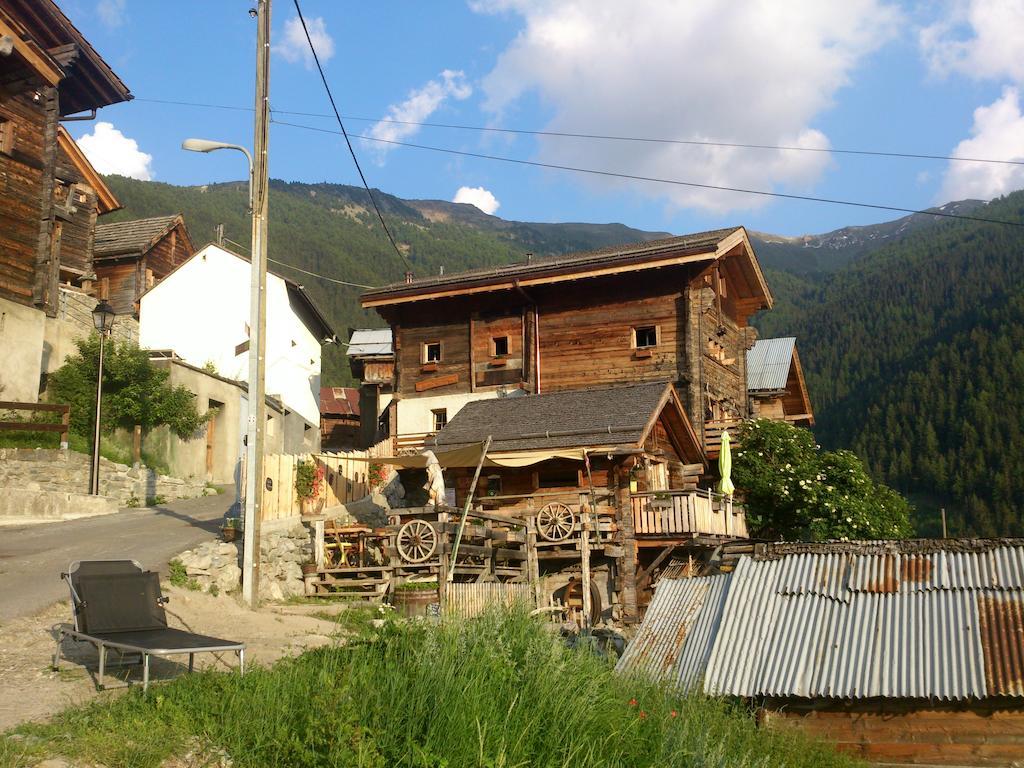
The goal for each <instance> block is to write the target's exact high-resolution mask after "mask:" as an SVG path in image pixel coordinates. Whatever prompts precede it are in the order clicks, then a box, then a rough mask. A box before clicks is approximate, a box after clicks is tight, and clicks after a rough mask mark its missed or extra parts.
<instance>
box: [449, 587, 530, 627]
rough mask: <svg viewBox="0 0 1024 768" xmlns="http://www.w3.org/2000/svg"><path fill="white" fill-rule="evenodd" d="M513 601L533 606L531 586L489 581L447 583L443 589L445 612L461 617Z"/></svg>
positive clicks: (468, 617) (476, 614) (470, 616)
mask: <svg viewBox="0 0 1024 768" xmlns="http://www.w3.org/2000/svg"><path fill="white" fill-rule="evenodd" d="M513 603H522V604H523V605H526V606H529V607H530V608H533V607H534V595H533V587H532V586H530V585H529V584H526V583H523V582H505V583H499V582H490V583H479V584H448V585H447V587H446V589H445V608H444V609H445V612H446V613H448V614H450V615H452V616H459V617H461V618H463V619H471V618H473V617H474V616H479V615H480V614H481V613H483V612H484V611H486V610H487V609H488V608H494V607H497V606H505V607H507V606H510V605H512V604H513Z"/></svg>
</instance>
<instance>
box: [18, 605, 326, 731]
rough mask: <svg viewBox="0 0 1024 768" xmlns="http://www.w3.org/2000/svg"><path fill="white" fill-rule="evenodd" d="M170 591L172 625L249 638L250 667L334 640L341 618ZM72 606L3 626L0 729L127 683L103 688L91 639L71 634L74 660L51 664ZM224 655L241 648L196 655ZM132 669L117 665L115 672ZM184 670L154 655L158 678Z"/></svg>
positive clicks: (134, 675)
mask: <svg viewBox="0 0 1024 768" xmlns="http://www.w3.org/2000/svg"><path fill="white" fill-rule="evenodd" d="M164 594H166V595H168V596H170V598H171V602H170V604H169V605H168V606H167V610H168V618H169V620H170V624H171V626H175V627H181V628H184V629H192V630H194V631H198V632H202V633H203V634H208V635H213V636H219V637H224V638H228V639H231V640H243V641H244V642H245V643H246V644H247V648H246V654H245V655H246V666H247V667H248V666H250V665H251V664H268V663H270V662H273V661H275V660H276V659H279V658H281V657H282V656H291V655H296V654H298V653H301V652H302V651H304V650H306V649H308V648H313V647H316V646H319V645H325V644H327V643H330V642H332V639H331V636H332V635H333V634H334V633H335V630H336V625H335V624H334V623H332V622H329V621H325V620H322V619H318V618H314V617H311V616H302V615H282V614H281V613H278V612H276V611H275V610H274V609H273V608H268V609H263V610H261V611H259V612H252V611H249V610H247V609H245V608H244V607H243V606H242V605H241V603H240V602H239V601H238V599H237V598H236V597H234V596H231V595H219V596H217V597H213V596H212V595H207V594H203V593H200V592H189V591H187V590H183V589H179V588H176V587H171V586H169V585H164ZM69 610H70V609H69V607H68V604H67V603H66V602H62V603H57V604H54V605H51V606H50V607H49V608H47V609H45V610H43V611H41V612H39V613H37V614H36V615H34V616H31V617H24V618H19V619H14V620H12V621H8V622H5V623H4V625H3V626H0V732H2V731H5V730H7V729H9V728H12V727H13V726H15V725H17V724H19V723H22V722H25V721H28V720H45V719H47V718H49V717H51V716H52V715H54V714H55V713H57V712H58V711H60V710H61V709H63V708H64V707H66V706H68V705H70V704H77V703H81V702H83V701H88V700H90V699H93V698H96V697H109V696H116V695H118V691H120V690H125V689H124V688H123V687H120V686H121V685H122V684H121V683H120V682H118V681H117V680H116V679H112V678H109V679H107V684H108V686H110V687H111V688H113V690H107V691H100V692H98V691H96V688H95V686H94V684H93V682H94V681H93V674H94V673H95V669H96V651H95V650H94V649H93V648H92V646H86V645H85V644H75V643H72V642H70V641H66V642H65V657H66V658H67V659H69V660H68V661H65V662H63V663H62V665H61V670H60V671H59V672H54V671H53V670H52V669H51V668H50V659H51V657H52V654H53V650H54V645H55V643H54V640H53V637H54V636H53V635H52V634H51V628H52V627H53V626H54V625H56V624H60V623H62V622H66V621H67V620H68V618H69V616H70V613H69ZM76 645H77V647H76ZM108 658H109V656H108ZM183 658H184V659H185V660H187V657H183ZM83 662H84V664H85V666H83ZM225 662H226V663H227V664H230V665H231V667H232V668H235V656H234V654H226V655H225V656H224V661H218V660H217V659H216V658H215V657H214V656H213V654H200V655H199V656H198V657H197V658H196V666H197V667H207V666H211V665H212V666H214V667H215V668H220V669H227V666H226V665H225ZM125 671H128V670H117V669H115V670H113V672H114V674H124V672H125ZM184 673H185V668H184V667H182V666H180V665H178V664H176V663H174V662H173V661H170V662H168V661H160V660H154V662H153V667H152V673H151V674H152V677H153V679H154V680H161V679H168V678H172V677H175V676H177V675H180V674H184ZM130 674H131V680H132V681H133V682H137V681H138V680H139V676H138V667H137V666H136V667H133V668H131V670H130ZM115 686H119V687H117V688H115Z"/></svg>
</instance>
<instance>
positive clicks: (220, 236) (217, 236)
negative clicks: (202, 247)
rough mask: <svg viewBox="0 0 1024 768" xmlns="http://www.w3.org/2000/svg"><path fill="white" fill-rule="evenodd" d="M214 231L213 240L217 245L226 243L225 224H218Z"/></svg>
mask: <svg viewBox="0 0 1024 768" xmlns="http://www.w3.org/2000/svg"><path fill="white" fill-rule="evenodd" d="M213 231H214V236H213V241H214V242H215V243H216V244H217V245H224V225H223V224H218V225H217V226H215V227H214V228H213Z"/></svg>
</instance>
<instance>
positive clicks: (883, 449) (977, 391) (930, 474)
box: [757, 192, 1024, 536]
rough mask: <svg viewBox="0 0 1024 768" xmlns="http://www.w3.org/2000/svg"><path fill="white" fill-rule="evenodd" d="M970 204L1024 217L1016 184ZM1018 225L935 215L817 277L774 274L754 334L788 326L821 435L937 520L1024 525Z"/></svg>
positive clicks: (1023, 308)
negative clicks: (770, 307) (772, 296)
mask: <svg viewBox="0 0 1024 768" xmlns="http://www.w3.org/2000/svg"><path fill="white" fill-rule="evenodd" d="M978 214H979V215H982V216H984V217H986V218H993V219H1002V220H1007V221H1018V222H1024V192H1017V193H1014V194H1012V195H1009V196H1008V197H1005V198H1002V199H999V200H995V201H993V202H992V203H990V204H988V205H987V206H985V207H984V208H981V209H978ZM1022 256H1024V227H1020V228H1018V227H1009V226H1003V225H998V224H985V223H978V222H971V221H942V222H938V223H936V224H934V226H931V227H926V228H921V229H919V230H917V231H915V232H912V233H909V234H907V235H906V236H905V237H903V238H901V239H898V240H895V241H893V242H890V243H888V244H885V245H883V246H882V247H880V248H878V249H877V250H874V251H872V252H868V253H866V255H861V256H859V258H857V259H856V260H853V261H851V262H849V263H848V265H847V266H845V267H843V268H840V269H839V270H837V271H836V272H835V273H834V274H832V275H829V276H826V277H824V278H820V279H818V280H817V281H815V280H814V279H810V280H807V279H803V278H799V277H794V276H792V275H789V276H787V277H786V278H784V280H783V282H782V284H781V286H782V287H783V289H784V290H783V292H782V293H783V294H784V295H783V296H782V301H780V303H779V306H778V308H777V311H773V312H771V313H766V314H765V315H764V316H762V317H761V318H759V319H758V322H757V325H758V327H759V329H760V330H761V332H762V335H764V336H773V335H779V334H793V335H796V336H797V337H798V338H799V345H800V356H801V360H802V362H803V364H804V367H805V369H806V372H807V379H808V385H809V387H810V391H811V393H812V398H813V402H814V406H815V411H816V415H817V426H816V428H815V432H816V433H817V435H818V436H819V439H820V440H821V442H822V443H824V444H825V445H827V446H829V447H849V448H852V449H853V450H855V451H856V452H857V453H858V454H860V455H861V456H863V457H864V458H865V459H866V460H867V462H868V464H869V467H870V469H871V470H872V473H873V474H874V475H875V476H876V477H878V478H881V479H884V480H885V481H887V482H889V483H890V484H892V485H894V486H895V487H897V488H900V489H901V490H904V491H906V492H909V493H910V494H911V495H912V496H914V497H915V499H916V500H917V501H918V502H919V504H920V507H921V510H920V511H921V513H922V515H923V516H924V517H927V520H926V521H925V520H919V525H918V527H919V532H925V533H935V531H936V528H935V523H936V520H937V514H936V513H937V507H938V506H939V505H940V504H945V505H947V506H949V507H950V511H951V513H953V514H952V516H951V528H952V530H953V531H955V532H958V533H971V534H978V535H985V536H992V535H1016V536H1020V535H1024V472H1022V471H1021V467H1022V466H1024V269H1022Z"/></svg>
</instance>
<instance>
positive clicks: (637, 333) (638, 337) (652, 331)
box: [633, 325, 658, 349]
mask: <svg viewBox="0 0 1024 768" xmlns="http://www.w3.org/2000/svg"><path fill="white" fill-rule="evenodd" d="M633 334H634V341H635V342H636V348H637V349H644V348H645V347H656V346H658V329H657V327H656V326H653V325H644V326H641V327H639V328H634V329H633Z"/></svg>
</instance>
